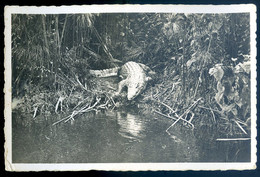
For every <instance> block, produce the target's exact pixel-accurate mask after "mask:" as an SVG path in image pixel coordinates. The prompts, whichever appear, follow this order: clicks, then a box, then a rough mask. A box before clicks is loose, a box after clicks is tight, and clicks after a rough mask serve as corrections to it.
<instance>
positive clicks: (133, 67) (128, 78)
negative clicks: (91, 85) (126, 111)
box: [89, 61, 154, 100]
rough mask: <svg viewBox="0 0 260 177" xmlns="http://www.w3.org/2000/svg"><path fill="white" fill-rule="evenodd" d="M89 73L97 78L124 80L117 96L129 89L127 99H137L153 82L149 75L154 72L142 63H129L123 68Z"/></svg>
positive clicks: (119, 84)
mask: <svg viewBox="0 0 260 177" xmlns="http://www.w3.org/2000/svg"><path fill="white" fill-rule="evenodd" d="M89 73H90V74H91V75H94V76H96V77H110V76H119V77H120V78H122V80H121V81H120V82H119V83H118V90H117V92H116V93H115V95H119V94H120V93H121V91H122V89H123V88H124V87H127V99H128V100H133V99H135V98H136V97H137V96H138V95H139V94H140V93H141V92H142V91H143V90H144V89H145V88H146V85H147V82H148V81H149V80H151V77H149V75H153V74H154V72H153V71H152V70H151V69H150V68H149V67H148V66H146V65H144V64H142V63H136V62H133V61H129V62H127V63H125V64H124V65H123V66H121V67H114V68H110V69H104V70H90V71H89Z"/></svg>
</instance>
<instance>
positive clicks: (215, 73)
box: [209, 64, 224, 82]
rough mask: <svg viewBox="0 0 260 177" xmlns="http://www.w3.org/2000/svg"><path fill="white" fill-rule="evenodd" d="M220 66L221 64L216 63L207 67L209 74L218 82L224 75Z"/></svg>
mask: <svg viewBox="0 0 260 177" xmlns="http://www.w3.org/2000/svg"><path fill="white" fill-rule="evenodd" d="M221 66H222V64H216V65H215V66H214V67H213V68H210V69H209V74H210V75H213V76H214V77H215V79H216V80H217V81H218V82H220V81H221V79H222V78H223V76H224V70H223V69H222V67H221Z"/></svg>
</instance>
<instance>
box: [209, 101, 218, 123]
mask: <svg viewBox="0 0 260 177" xmlns="http://www.w3.org/2000/svg"><path fill="white" fill-rule="evenodd" d="M209 108H210V112H211V113H212V116H213V120H214V122H215V123H216V117H215V114H214V112H213V110H212V108H211V106H210V105H209Z"/></svg>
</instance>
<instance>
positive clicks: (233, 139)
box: [216, 138, 251, 141]
mask: <svg viewBox="0 0 260 177" xmlns="http://www.w3.org/2000/svg"><path fill="white" fill-rule="evenodd" d="M250 139H251V138H218V139H216V141H245V140H250Z"/></svg>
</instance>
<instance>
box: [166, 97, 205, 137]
mask: <svg viewBox="0 0 260 177" xmlns="http://www.w3.org/2000/svg"><path fill="white" fill-rule="evenodd" d="M201 99H202V98H199V99H198V100H197V101H195V102H194V103H193V104H192V105H191V106H190V107H189V108H188V109H187V110H186V111H185V112H184V113H183V114H182V115H181V116H180V117H179V118H178V119H177V120H176V121H175V122H173V124H172V125H171V126H170V127H168V128H167V130H166V132H168V130H169V129H170V128H171V127H173V126H174V125H175V124H176V123H177V122H178V121H179V120H185V119H182V117H183V116H184V115H185V114H186V113H188V112H189V111H190V109H191V108H192V107H193V106H194V105H196V104H197V103H198V102H199V101H200V100H201ZM186 121H187V120H186ZM187 122H189V121H187ZM189 123H190V122H189ZM191 125H193V124H191ZM192 128H194V126H193V127H192Z"/></svg>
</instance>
